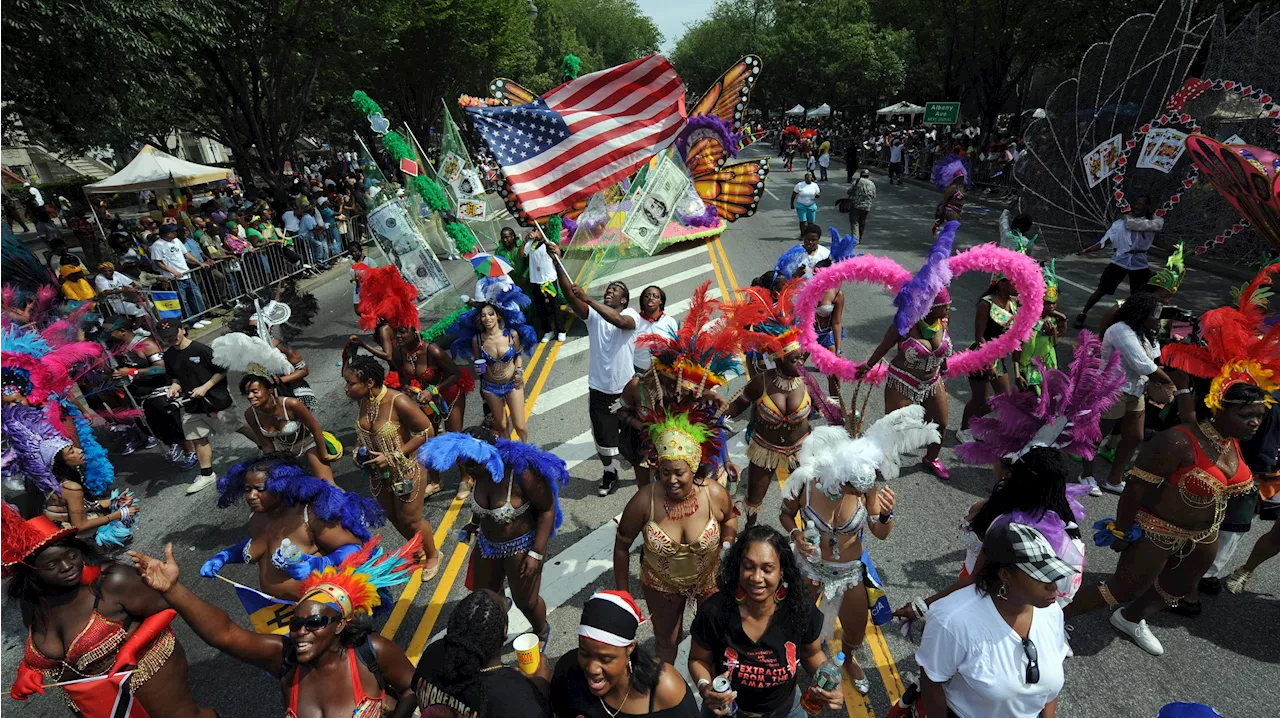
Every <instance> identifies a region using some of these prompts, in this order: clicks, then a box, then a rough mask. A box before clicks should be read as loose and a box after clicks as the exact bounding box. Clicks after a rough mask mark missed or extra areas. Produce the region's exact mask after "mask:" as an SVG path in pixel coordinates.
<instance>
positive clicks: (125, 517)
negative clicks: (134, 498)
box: [117, 506, 129, 525]
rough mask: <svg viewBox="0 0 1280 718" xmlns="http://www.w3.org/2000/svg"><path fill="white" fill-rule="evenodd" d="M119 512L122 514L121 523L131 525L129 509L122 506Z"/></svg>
mask: <svg viewBox="0 0 1280 718" xmlns="http://www.w3.org/2000/svg"><path fill="white" fill-rule="evenodd" d="M117 510H118V511H119V512H120V523H122V524H126V525H127V524H128V523H129V507H128V506H121V507H120V508H119V509H117Z"/></svg>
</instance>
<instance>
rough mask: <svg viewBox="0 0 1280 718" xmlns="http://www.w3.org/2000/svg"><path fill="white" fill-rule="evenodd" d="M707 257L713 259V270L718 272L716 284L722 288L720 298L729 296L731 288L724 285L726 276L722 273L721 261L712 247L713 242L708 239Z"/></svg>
mask: <svg viewBox="0 0 1280 718" xmlns="http://www.w3.org/2000/svg"><path fill="white" fill-rule="evenodd" d="M706 242H707V256H708V257H710V258H711V268H712V269H714V270H715V272H716V284H717V285H719V287H720V296H722V297H726V298H727V297H728V296H729V287H728V285H726V284H725V283H724V274H722V273H721V272H720V260H718V259H716V250H715V248H714V247H713V246H712V245H711V240H710V239H707V240H706Z"/></svg>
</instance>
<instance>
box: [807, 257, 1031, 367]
mask: <svg viewBox="0 0 1280 718" xmlns="http://www.w3.org/2000/svg"><path fill="white" fill-rule="evenodd" d="M948 263H949V264H950V267H951V273H952V277H953V279H952V281H953V282H954V281H955V279H954V277H958V276H960V275H961V274H964V273H965V272H970V271H985V272H1004V275H1005V276H1006V277H1008V278H1009V280H1010V281H1011V282H1013V286H1014V287H1016V288H1017V290H1018V302H1019V307H1018V312H1017V314H1016V315H1014V319H1013V323H1012V325H1010V327H1009V329H1008V331H1006V332H1005V333H1004V334H1001V335H1000V336H999V337H997V338H996V339H993V340H991V341H989V342H987V343H985V344H983V345H982V346H981V347H979V348H977V349H972V350H968V351H963V352H960V353H959V354H956V355H955V356H953V357H951V359H950V360H948V361H947V369H948V377H955V376H961V375H964V374H969V373H972V372H975V371H978V370H979V369H981V368H982V367H984V366H988V365H990V364H992V363H994V362H995V361H996V360H997V359H999V358H1001V357H1004V356H1007V355H1009V354H1012V353H1013V352H1014V351H1016V350H1017V349H1018V347H1019V346H1021V345H1022V343H1023V342H1024V341H1026V340H1027V339H1028V338H1030V337H1031V334H1032V332H1034V331H1035V326H1036V322H1038V321H1039V320H1040V315H1041V312H1042V311H1043V303H1044V275H1043V274H1042V272H1041V270H1040V265H1039V264H1037V263H1036V261H1035V260H1034V259H1032V258H1030V257H1028V256H1027V255H1025V254H1021V253H1019V252H1015V251H1013V250H1011V249H1004V248H1002V247H998V246H996V245H994V244H982V245H978V246H976V247H971V248H969V249H966V250H965V251H963V252H960V253H959V254H957V255H955V256H954V257H952V258H951V259H950V260H949V262H948ZM911 276H912V275H911V272H910V271H908V270H906V269H903V268H902V267H901V266H900V265H899V264H898V263H897V262H895V261H893V260H892V259H889V258H888V257H876V256H872V255H868V254H864V255H860V256H857V257H854V258H852V259H847V260H845V261H843V262H840V263H838V264H833V265H831V266H829V267H826V268H823V269H820V270H818V271H817V272H816V273H815V274H814V276H813V278H812V279H810V280H808V281H807V282H805V283H804V286H803V287H801V288H800V291H799V292H798V293H797V294H796V304H795V306H796V321H797V323H798V324H799V325H800V328H801V335H800V345H801V346H802V347H803V348H804V350H805V351H806V352H808V353H809V355H810V356H812V357H813V365H814V366H815V367H817V368H818V371H820V372H822V373H823V374H827V375H828V376H835V377H838V378H839V379H840V380H841V381H846V382H850V383H852V382H854V381H857V373H858V370H859V369H860V368H862V365H863V364H865V363H866V362H855V361H850V360H848V359H845V358H843V357H841V356H839V355H837V354H835V353H834V352H832V351H831V350H830V349H828V348H826V347H824V346H822V344H821V343H820V342H819V341H818V332H817V330H816V329H815V328H814V316H815V314H816V313H817V307H818V303H819V302H820V300H821V299H822V295H823V294H825V293H826V292H827V291H828V290H831V289H835V288H838V287H839V286H840V285H841V284H844V283H846V282H861V283H864V284H879V285H880V286H882V287H884V288H885V289H888V290H889V291H891V292H895V293H896V292H897V291H898V290H899V289H900V288H901V287H902V285H904V284H906V283H907V281H909V280H910V279H911ZM887 371H888V369H887V367H885V366H884V365H883V364H881V365H880V366H877V367H874V368H873V369H872V370H871V371H870V372H868V373H867V375H866V376H864V377H863V378H862V381H864V382H868V383H871V384H879V383H881V382H882V381H884V378H885V374H886V372H887Z"/></svg>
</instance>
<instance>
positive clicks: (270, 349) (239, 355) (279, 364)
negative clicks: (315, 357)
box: [209, 332, 293, 376]
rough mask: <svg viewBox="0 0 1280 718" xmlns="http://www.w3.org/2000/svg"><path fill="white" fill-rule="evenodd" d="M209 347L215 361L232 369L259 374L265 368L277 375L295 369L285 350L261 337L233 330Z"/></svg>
mask: <svg viewBox="0 0 1280 718" xmlns="http://www.w3.org/2000/svg"><path fill="white" fill-rule="evenodd" d="M209 348H210V349H212V350H213V361H214V362H216V363H217V364H218V366H222V367H226V368H227V369H230V370H232V371H242V372H249V373H252V374H258V373H260V372H262V371H263V370H265V371H266V372H267V373H268V374H272V375H276V376H281V375H284V374H288V373H290V372H292V371H293V363H292V362H290V361H289V359H288V357H286V356H285V355H284V352H281V351H280V350H279V349H276V348H275V347H274V346H272V345H271V343H270V342H269V341H268V340H265V339H262V338H260V337H255V336H250V335H248V334H241V333H240V332H231V333H229V334H223V335H222V336H220V337H218V338H217V339H214V340H213V342H212V343H211V344H210V345H209Z"/></svg>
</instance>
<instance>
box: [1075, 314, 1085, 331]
mask: <svg viewBox="0 0 1280 718" xmlns="http://www.w3.org/2000/svg"><path fill="white" fill-rule="evenodd" d="M1085 319H1086V317H1085V315H1084V312H1080V313H1079V314H1077V315H1076V320H1075V321H1074V322H1072V324H1071V326H1073V327H1075V328H1076V329H1084V323H1085Z"/></svg>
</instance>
